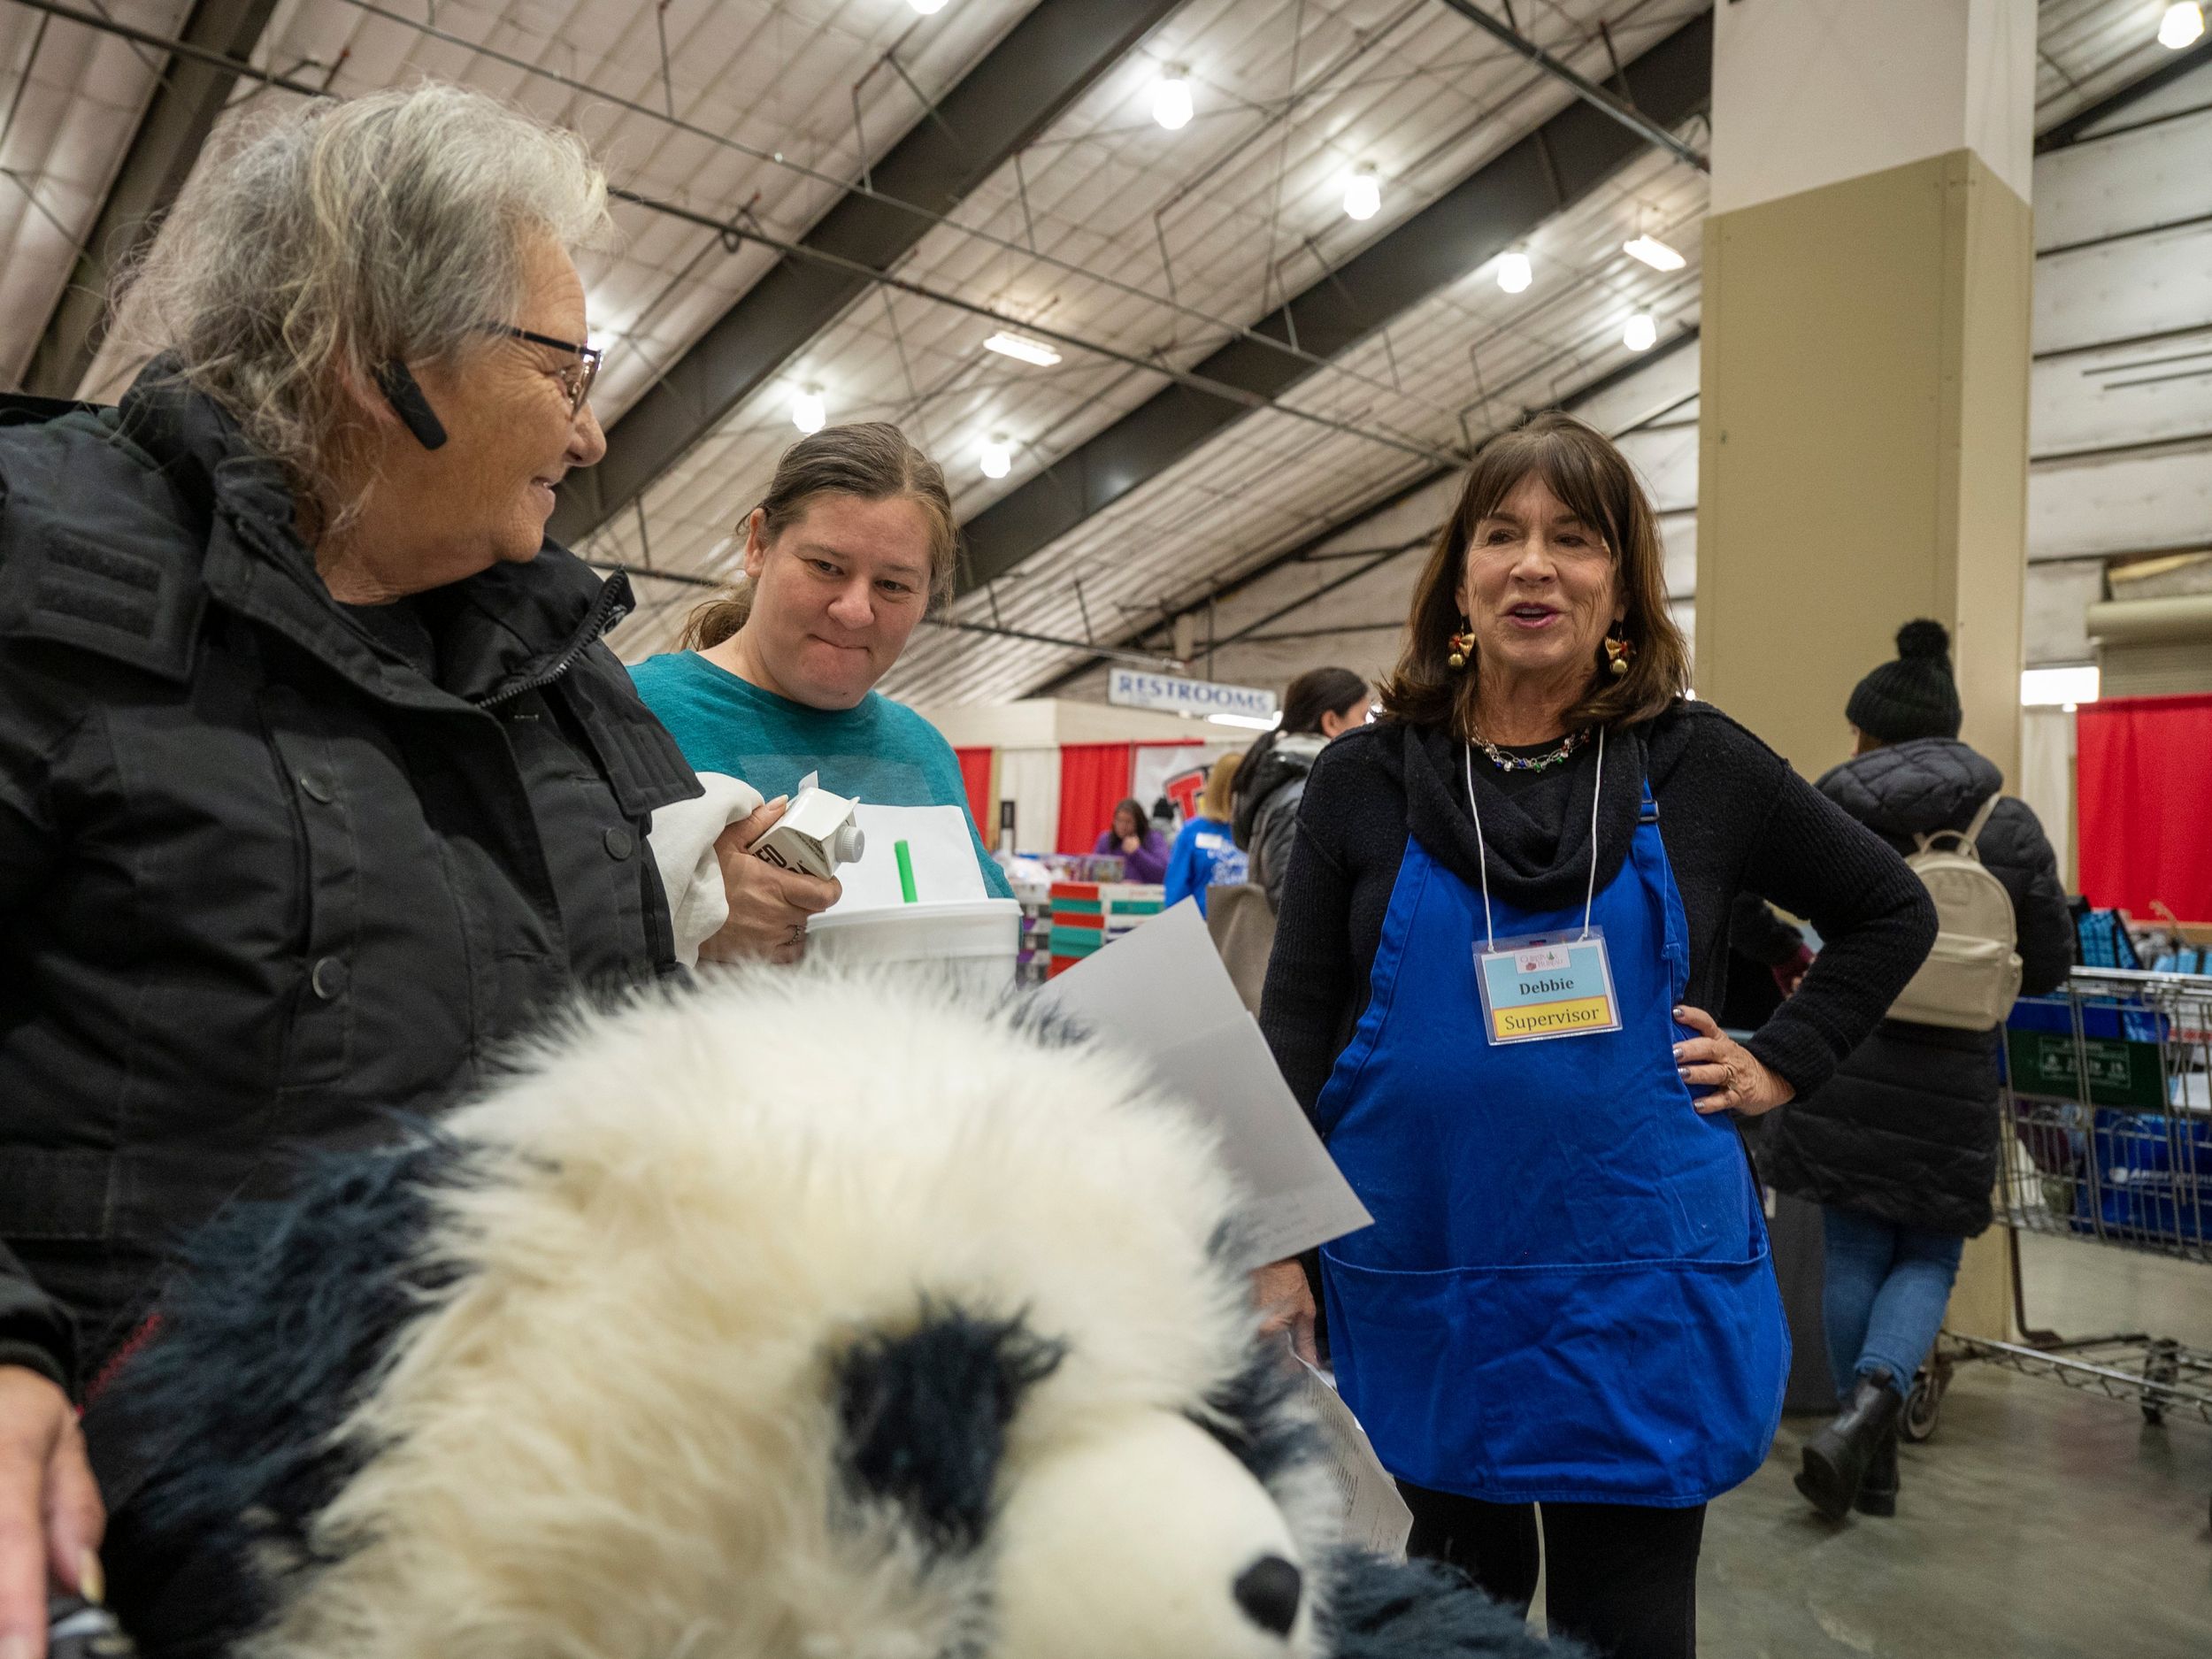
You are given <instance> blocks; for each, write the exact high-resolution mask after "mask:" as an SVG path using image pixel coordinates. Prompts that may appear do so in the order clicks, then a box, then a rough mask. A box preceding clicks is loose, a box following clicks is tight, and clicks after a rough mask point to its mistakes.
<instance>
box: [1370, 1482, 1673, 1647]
mask: <svg viewBox="0 0 2212 1659" xmlns="http://www.w3.org/2000/svg"><path fill="white" fill-rule="evenodd" d="M1398 1490H1399V1491H1400V1492H1401V1493H1402V1494H1404V1497H1405V1501H1406V1505H1407V1507H1408V1508H1409V1509H1411V1510H1412V1511H1413V1536H1412V1537H1411V1538H1410V1539H1409V1540H1407V1544H1406V1549H1407V1552H1408V1553H1409V1554H1410V1555H1417V1556H1421V1557H1423V1558H1425V1559H1427V1560H1431V1561H1444V1562H1449V1563H1451V1564H1452V1565H1454V1566H1455V1567H1457V1568H1459V1569H1461V1570H1462V1571H1464V1572H1465V1573H1466V1574H1467V1575H1468V1577H1470V1578H1472V1579H1473V1580H1474V1581H1475V1582H1476V1583H1477V1584H1479V1585H1480V1586H1482V1587H1483V1588H1484V1589H1485V1590H1486V1591H1488V1592H1489V1593H1490V1594H1491V1595H1492V1596H1494V1598H1496V1599H1497V1600H1498V1601H1502V1602H1504V1603H1505V1604H1506V1605H1507V1606H1509V1607H1517V1608H1519V1609H1521V1610H1522V1611H1523V1612H1526V1611H1527V1610H1528V1604H1529V1601H1530V1600H1531V1599H1532V1597H1533V1596H1534V1595H1535V1594H1536V1569H1537V1561H1538V1556H1537V1550H1536V1506H1535V1505H1534V1504H1532V1503H1485V1502H1481V1501H1480V1500H1479V1499H1476V1498H1463V1497H1460V1496H1458V1495H1457V1494H1454V1493H1449V1492H1431V1491H1429V1490H1428V1489H1427V1488H1426V1487H1424V1486H1408V1485H1407V1484H1406V1483H1405V1482H1404V1481H1400V1482H1399V1483H1398ZM1543 1514H1544V1551H1543V1557H1542V1560H1543V1564H1544V1568H1545V1581H1544V1607H1545V1611H1546V1616H1547V1617H1548V1620H1549V1622H1550V1626H1551V1632H1552V1634H1554V1635H1555V1636H1573V1637H1576V1638H1578V1639H1579V1640H1582V1641H1585V1642H1587V1643H1588V1644H1589V1645H1590V1646H1591V1647H1593V1648H1594V1649H1595V1650H1596V1651H1597V1653H1598V1655H1600V1659H1694V1656H1695V1655H1696V1653H1697V1552H1698V1546H1699V1544H1700V1542H1701V1540H1702V1539H1703V1537H1704V1534H1705V1506H1704V1505H1703V1504H1699V1505H1698V1506H1697V1507H1696V1508H1694V1509H1643V1508H1640V1507H1637V1506H1635V1505H1632V1504H1625V1503H1547V1504H1546V1505H1544V1509H1543Z"/></svg>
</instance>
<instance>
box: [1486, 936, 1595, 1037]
mask: <svg viewBox="0 0 2212 1659" xmlns="http://www.w3.org/2000/svg"><path fill="white" fill-rule="evenodd" d="M1475 982H1476V985H1477V987H1479V989H1480V991H1481V993H1482V1020H1483V1030H1484V1034H1485V1035H1486V1036H1487V1037H1488V1038H1489V1040H1490V1041H1492V1042H1493V1043H1507V1042H1541V1041H1546V1040H1547V1039H1548V1038H1553V1037H1587V1036H1591V1035H1594V1034H1595V1033H1598V1032H1603V1031H1618V1030H1619V1029H1620V1028H1621V1014H1620V1008H1619V1005H1618V1004H1617V1002H1615V1001H1614V998H1613V969H1612V965H1611V964H1610V963H1609V961H1608V960H1607V958H1606V955H1605V935H1604V933H1603V932H1602V930H1600V929H1595V928H1594V929H1592V930H1591V933H1590V936H1589V937H1588V938H1586V939H1584V938H1579V937H1577V936H1576V935H1573V934H1567V935H1563V936H1560V937H1552V936H1549V935H1539V936H1536V937H1532V938H1526V939H1502V940H1499V941H1497V944H1496V947H1495V949H1484V948H1483V946H1482V945H1481V944H1480V943H1478V944H1477V945H1476V946H1475Z"/></svg>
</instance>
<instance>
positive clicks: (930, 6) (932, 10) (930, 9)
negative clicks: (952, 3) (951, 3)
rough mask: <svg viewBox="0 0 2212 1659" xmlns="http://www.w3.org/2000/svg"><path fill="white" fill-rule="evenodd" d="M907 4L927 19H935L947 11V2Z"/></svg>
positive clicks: (914, 1) (918, 0)
mask: <svg viewBox="0 0 2212 1659" xmlns="http://www.w3.org/2000/svg"><path fill="white" fill-rule="evenodd" d="M906 4H909V5H910V6H912V7H913V8H914V9H915V10H916V11H917V12H920V13H921V14H922V15H923V16H924V17H926V18H933V17H935V16H936V15H937V14H938V13H939V12H942V11H943V10H944V9H945V0H906Z"/></svg>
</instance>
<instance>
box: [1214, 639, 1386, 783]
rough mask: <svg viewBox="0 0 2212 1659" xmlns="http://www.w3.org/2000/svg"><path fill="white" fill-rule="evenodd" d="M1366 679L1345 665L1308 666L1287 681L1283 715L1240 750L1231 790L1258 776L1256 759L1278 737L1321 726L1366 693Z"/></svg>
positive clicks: (1262, 757)
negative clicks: (1325, 718) (1241, 755)
mask: <svg viewBox="0 0 2212 1659" xmlns="http://www.w3.org/2000/svg"><path fill="white" fill-rule="evenodd" d="M1368 695H1369V693H1368V686H1367V682H1366V681H1365V680H1362V679H1361V678H1360V677H1359V676H1358V675H1357V674H1356V673H1354V672H1352V671H1351V670H1350V669H1348V668H1309V669H1308V670H1306V672H1304V673H1302V674H1301V675H1299V676H1298V678H1297V679H1295V680H1292V681H1291V682H1290V687H1289V689H1288V690H1286V691H1285V692H1284V693H1283V718H1281V719H1280V720H1279V721H1278V722H1277V723H1276V726H1275V729H1274V730H1273V731H1271V732H1262V733H1260V734H1259V736H1258V737H1256V738H1255V739H1254V740H1253V741H1252V747H1251V748H1249V749H1246V750H1245V751H1244V761H1243V764H1241V765H1240V766H1239V767H1238V768H1237V770H1236V772H1235V774H1234V777H1233V780H1232V781H1231V786H1230V787H1231V789H1232V792H1234V791H1235V790H1238V789H1240V788H1241V787H1242V786H1243V783H1244V780H1246V779H1248V778H1256V777H1258V776H1259V771H1260V763H1261V762H1262V761H1263V760H1265V759H1266V758H1267V757H1268V751H1269V750H1271V749H1273V748H1274V747H1275V742H1276V740H1277V739H1278V738H1284V737H1295V736H1297V735H1299V734H1300V733H1317V732H1319V731H1320V730H1321V717H1322V716H1323V715H1325V714H1341V713H1343V712H1344V710H1347V709H1348V708H1350V707H1351V706H1352V705H1353V704H1354V703H1364V702H1365V701H1366V700H1367V697H1368Z"/></svg>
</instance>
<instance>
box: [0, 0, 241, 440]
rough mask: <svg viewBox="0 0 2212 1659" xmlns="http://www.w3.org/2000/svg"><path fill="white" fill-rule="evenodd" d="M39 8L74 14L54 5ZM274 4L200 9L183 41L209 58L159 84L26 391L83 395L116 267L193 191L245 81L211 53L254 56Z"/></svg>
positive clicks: (49, 326) (225, 3)
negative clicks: (210, 139)
mask: <svg viewBox="0 0 2212 1659" xmlns="http://www.w3.org/2000/svg"><path fill="white" fill-rule="evenodd" d="M35 9H37V10H43V11H49V12H50V14H52V15H56V16H65V15H67V14H66V13H65V12H60V11H59V10H58V9H55V8H48V7H38V8H35ZM275 10H276V0H199V3H198V4H196V5H195V6H194V7H193V8H192V15H191V16H190V17H188V19H185V24H184V27H183V28H182V30H180V35H179V38H180V42H181V43H182V44H183V45H186V46H188V47H192V48H195V49H196V51H197V53H198V54H200V55H197V56H194V55H188V54H185V53H181V52H180V53H177V54H174V55H173V56H172V57H171V58H170V60H169V62H168V63H167V65H165V68H164V72H163V73H162V74H161V78H160V80H159V81H157V83H156V84H155V87H154V96H153V98H152V100H151V102H150V103H149V104H147V106H146V113H145V115H144V116H143V117H142V118H141V119H140V121H139V123H138V131H137V133H136V134H134V135H133V137H132V139H131V143H130V148H129V150H127V151H126V152H125V153H124V157H123V165H121V166H120V167H119V169H117V171H116V174H115V182H114V183H113V184H112V185H111V186H110V187H109V189H108V194H107V200H106V201H105V202H104V203H103V204H101V206H100V212H99V216H98V217H97V218H96V219H94V220H93V222H92V229H91V232H90V234H88V235H87V236H86V237H85V239H84V251H83V252H81V254H79V255H78V257H77V260H76V263H75V264H74V265H73V266H72V267H71V268H70V272H69V280H68V283H67V284H66V285H65V287H64V288H63V289H62V291H61V298H60V299H59V300H58V301H57V302H56V303H55V305H54V310H53V314H52V315H51V316H50V317H49V318H48V319H46V326H45V328H44V329H43V330H42V331H41V333H40V334H39V338H38V343H37V345H35V347H33V348H32V351H31V357H30V362H29V365H28V366H27V367H26V369H25V370H24V373H23V389H24V390H25V391H27V392H31V393H35V394H36V395H38V396H43V397H73V396H75V395H76V391H77V388H78V387H79V386H80V385H81V384H82V383H83V380H84V377H85V373H86V372H87V371H88V369H90V368H91V366H92V359H93V357H94V355H95V354H96V352H97V351H98V350H99V346H100V326H101V323H102V322H103V321H104V319H105V318H106V316H107V303H108V290H109V287H110V284H111V280H112V278H113V276H114V274H115V272H116V271H117V269H118V268H119V267H120V266H121V265H124V264H125V263H127V261H128V260H129V259H130V258H131V257H132V256H133V255H134V254H135V253H137V252H138V251H139V250H141V249H142V248H143V247H144V246H145V244H146V243H147V242H148V241H149V240H150V239H151V237H152V236H153V234H154V232H155V231H156V230H157V228H159V227H160V223H161V216H162V215H163V214H164V213H165V212H167V211H169V208H170V205H171V204H173V203H174V202H175V201H176V199H177V194H178V192H179V191H180V190H182V189H183V188H184V182H185V180H186V179H188V177H190V176H191V173H192V167H193V164H194V163H196V161H198V160H199V158H200V150H201V147H202V146H203V145H204V144H205V143H206V142H207V135H208V134H209V133H210V132H211V131H212V130H213V128H214V126H215V121H216V118H217V117H219V115H221V114H222V112H223V106H224V104H226V103H227V102H228V100H229V98H230V92H231V88H233V87H234V86H235V85H236V84H237V82H238V76H237V73H236V72H235V71H232V70H226V69H221V68H218V67H216V66H215V65H213V64H211V63H210V62H209V61H208V58H211V57H212V58H241V59H242V58H250V57H251V56H252V54H253V50H254V48H255V47H256V46H257V45H258V44H259V43H260V40H261V32H262V30H263V29H265V28H266V27H268V22H269V14H270V13H271V12H274V11H275Z"/></svg>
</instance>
